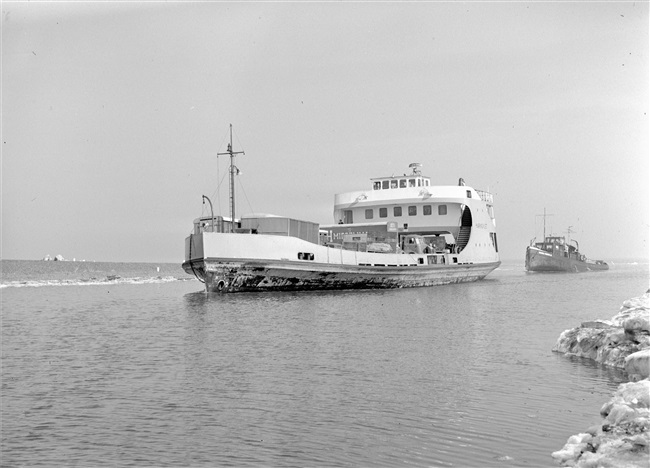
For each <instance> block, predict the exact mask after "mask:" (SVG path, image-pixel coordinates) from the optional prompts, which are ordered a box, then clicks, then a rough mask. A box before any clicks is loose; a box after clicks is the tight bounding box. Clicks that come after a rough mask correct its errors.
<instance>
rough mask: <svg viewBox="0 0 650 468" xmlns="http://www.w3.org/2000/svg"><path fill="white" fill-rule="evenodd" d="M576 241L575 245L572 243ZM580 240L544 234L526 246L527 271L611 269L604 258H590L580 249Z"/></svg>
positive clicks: (575, 271) (576, 271)
mask: <svg viewBox="0 0 650 468" xmlns="http://www.w3.org/2000/svg"><path fill="white" fill-rule="evenodd" d="M571 243H574V244H575V246H574V245H571ZM578 247H579V246H578V242H577V241H575V240H569V241H568V242H567V239H566V237H564V236H546V235H545V236H544V241H543V242H535V241H534V240H533V242H531V245H529V246H528V247H527V248H526V271H563V272H574V273H578V272H585V271H601V270H609V265H607V263H606V262H604V261H602V260H590V259H588V258H587V257H586V256H584V255H583V254H582V253H580V250H579V249H578Z"/></svg>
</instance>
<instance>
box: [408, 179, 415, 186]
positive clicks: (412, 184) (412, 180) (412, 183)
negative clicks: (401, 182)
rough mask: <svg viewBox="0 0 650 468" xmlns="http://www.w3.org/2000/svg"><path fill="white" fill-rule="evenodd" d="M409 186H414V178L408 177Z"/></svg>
mask: <svg viewBox="0 0 650 468" xmlns="http://www.w3.org/2000/svg"><path fill="white" fill-rule="evenodd" d="M409 187H415V179H409Z"/></svg>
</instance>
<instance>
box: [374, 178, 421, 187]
mask: <svg viewBox="0 0 650 468" xmlns="http://www.w3.org/2000/svg"><path fill="white" fill-rule="evenodd" d="M428 185H429V179H419V178H418V179H388V180H376V181H375V182H373V184H372V189H373V190H386V189H389V188H392V189H395V188H397V187H399V188H406V187H426V186H428Z"/></svg>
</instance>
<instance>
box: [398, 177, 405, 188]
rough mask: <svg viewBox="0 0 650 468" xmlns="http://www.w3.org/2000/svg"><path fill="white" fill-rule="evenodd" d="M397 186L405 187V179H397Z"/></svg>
mask: <svg viewBox="0 0 650 468" xmlns="http://www.w3.org/2000/svg"><path fill="white" fill-rule="evenodd" d="M399 188H406V179H400V180H399Z"/></svg>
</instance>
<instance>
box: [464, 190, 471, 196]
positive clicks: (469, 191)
mask: <svg viewBox="0 0 650 468" xmlns="http://www.w3.org/2000/svg"><path fill="white" fill-rule="evenodd" d="M465 192H466V193H467V198H472V191H471V190H465Z"/></svg>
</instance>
